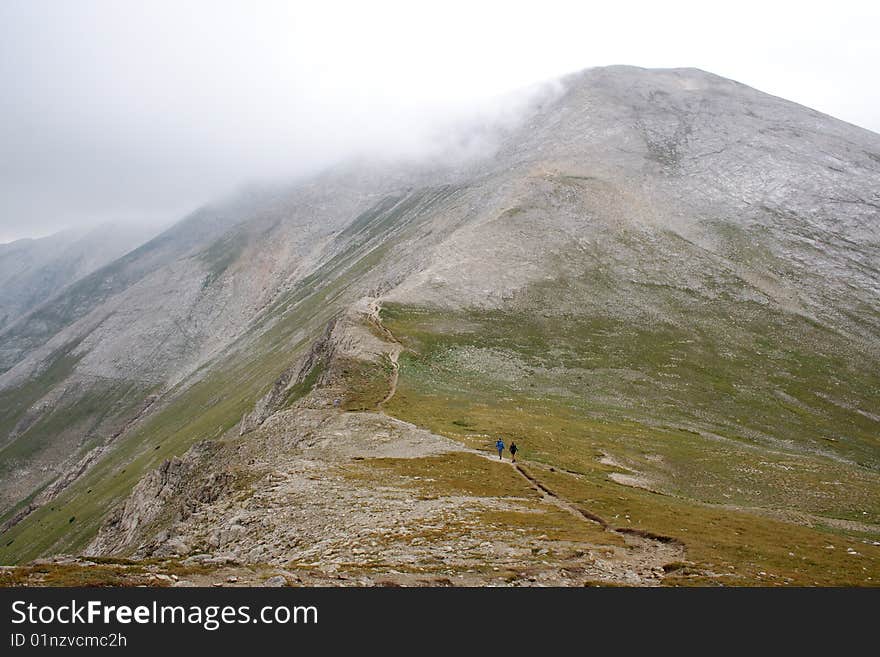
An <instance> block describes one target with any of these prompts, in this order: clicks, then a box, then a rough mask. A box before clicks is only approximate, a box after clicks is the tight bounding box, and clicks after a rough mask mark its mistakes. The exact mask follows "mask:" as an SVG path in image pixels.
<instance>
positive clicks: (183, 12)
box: [0, 0, 880, 241]
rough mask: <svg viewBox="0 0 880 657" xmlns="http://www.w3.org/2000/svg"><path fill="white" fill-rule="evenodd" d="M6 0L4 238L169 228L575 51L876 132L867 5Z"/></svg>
mask: <svg viewBox="0 0 880 657" xmlns="http://www.w3.org/2000/svg"><path fill="white" fill-rule="evenodd" d="M717 5H718V3H708V2H705V1H703V2H675V1H672V0H666V1H664V2H632V1H631V2H601V3H598V2H595V3H594V2H585V1H583V0H581V1H575V2H555V1H552V0H541V1H540V2H534V1H532V2H523V3H517V2H514V1H511V0H508V1H505V2H478V1H477V0H467V1H464V2H459V1H457V0H442V1H435V2H430V3H428V2H416V1H415V0H410V1H409V2H383V1H379V0H369V1H366V2H344V3H343V2H333V1H332V0H323V1H321V2H293V1H292V0H291V1H289V2H280V1H279V2H271V1H263V2H261V1H259V0H241V1H237V2H233V1H224V0H209V1H208V0H205V1H202V0H174V1H164V0H149V1H148V2H145V1H144V0H106V1H92V0H76V1H70V2H67V1H65V0H56V1H53V2H49V1H45V0H0V241H8V240H11V239H15V238H19V237H24V236H40V235H45V234H48V233H51V232H53V231H55V230H58V229H61V228H64V227H68V226H75V225H81V224H85V223H95V222H104V221H119V220H126V221H141V222H156V223H163V224H164V223H169V222H171V221H172V220H175V219H177V218H179V217H180V216H182V215H183V214H184V213H185V212H187V211H189V210H191V209H193V208H195V207H197V206H198V205H200V204H202V203H204V202H205V201H208V200H211V199H212V198H214V197H217V196H218V195H223V194H226V193H229V192H230V191H232V190H234V189H235V188H236V187H237V186H239V185H240V184H242V183H244V182H248V181H255V180H263V179H279V178H282V179H283V178H287V177H292V176H295V175H297V174H301V173H304V172H307V171H309V170H311V169H314V168H315V167H318V166H321V165H325V164H328V163H330V162H332V161H335V160H336V159H338V158H341V157H344V156H346V155H348V154H351V153H353V152H362V151H364V150H366V151H370V150H382V151H387V152H399V151H407V150H412V149H417V148H418V147H419V144H420V140H421V139H422V135H423V134H424V133H425V131H426V129H427V126H429V125H434V124H436V122H437V121H438V120H440V119H442V118H444V117H448V116H450V115H462V114H466V113H467V112H468V111H471V109H472V108H477V107H482V106H484V105H485V104H486V102H487V101H488V100H489V99H491V98H493V97H496V96H497V95H499V94H501V93H503V92H506V91H509V90H513V89H517V88H519V87H522V86H525V85H528V84H531V83H534V82H537V81H541V80H544V79H548V78H554V77H557V76H559V75H562V74H565V73H568V72H571V71H575V70H579V69H582V68H586V67H590V66H600V65H606V64H632V65H637V66H645V67H673V66H694V67H698V68H702V69H706V70H708V71H711V72H713V73H717V74H719V75H723V76H725V77H729V78H733V79H736V80H738V81H740V82H743V83H745V84H748V85H751V86H753V87H757V88H758V89H761V90H763V91H767V92H769V93H772V94H775V95H778V96H783V97H785V98H789V99H791V100H794V101H797V102H799V103H802V104H805V105H808V106H811V107H814V108H816V109H819V110H821V111H823V112H827V113H829V114H832V115H834V116H837V117H839V118H842V119H845V120H847V121H850V122H852V123H855V124H858V125H861V126H863V127H866V128H869V129H872V130H875V131H878V132H880V85H878V84H877V80H878V64H880V38H878V36H877V28H878V25H880V2H876V1H875V2H851V1H847V0H837V1H836V2H833V3H828V2H825V3H821V4H820V3H818V2H817V3H809V2H803V1H802V2H768V1H767V0H762V1H761V2H751V1H743V0H741V1H740V2H736V3H724V5H723V6H717Z"/></svg>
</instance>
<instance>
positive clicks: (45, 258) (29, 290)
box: [0, 224, 155, 331]
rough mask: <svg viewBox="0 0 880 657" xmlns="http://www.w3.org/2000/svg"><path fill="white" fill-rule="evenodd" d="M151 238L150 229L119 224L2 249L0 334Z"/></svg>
mask: <svg viewBox="0 0 880 657" xmlns="http://www.w3.org/2000/svg"><path fill="white" fill-rule="evenodd" d="M154 234H155V231H154V230H153V229H151V228H147V227H144V226H136V225H128V224H119V225H105V226H99V227H94V228H88V229H74V230H66V231H62V232H60V233H56V234H54V235H50V236H49V237H43V238H40V239H21V240H16V241H15V242H9V243H7V244H0V331H2V330H3V329H4V328H6V327H7V326H9V325H10V324H12V323H13V322H15V321H16V320H17V319H19V318H20V317H22V316H23V315H26V314H27V313H28V312H30V311H31V310H33V309H34V308H36V307H37V306H39V305H40V304H41V303H43V302H44V301H46V300H48V299H49V298H51V297H52V296H54V295H55V294H56V293H57V292H59V291H60V290H61V289H62V288H64V287H66V286H67V285H70V284H71V283H74V282H76V281H77V280H79V279H80V278H82V277H84V276H86V275H87V274H90V273H91V272H93V271H95V270H96V269H99V268H100V267H103V266H104V265H106V264H107V263H109V262H112V261H113V260H116V259H117V258H119V257H120V256H122V255H124V254H125V253H127V252H128V251H131V250H132V249H134V248H135V247H137V246H140V245H141V244H143V243H144V242H146V241H147V239H149V238H150V237H152V236H153V235H154Z"/></svg>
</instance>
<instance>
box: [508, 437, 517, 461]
mask: <svg viewBox="0 0 880 657" xmlns="http://www.w3.org/2000/svg"><path fill="white" fill-rule="evenodd" d="M517 449H518V448H517V446H516V443H515V442H512V441H511V443H510V461H511V462H512V463H516V451H517Z"/></svg>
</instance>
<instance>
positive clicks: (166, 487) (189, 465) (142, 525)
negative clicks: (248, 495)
mask: <svg viewBox="0 0 880 657" xmlns="http://www.w3.org/2000/svg"><path fill="white" fill-rule="evenodd" d="M216 452H217V448H216V446H215V445H213V444H212V443H199V444H198V445H195V446H194V447H193V448H192V449H190V450H189V451H188V452H187V453H186V454H185V455H184V456H183V457H182V458H172V459H169V460H167V461H165V462H164V463H162V465H161V466H160V467H159V468H157V469H156V470H153V471H151V472H149V473H148V474H147V475H146V476H145V477H143V479H141V480H140V481H139V482H138V484H137V485H136V486H135V487H134V489H133V490H132V492H131V494H130V495H129V497H128V498H127V499H126V501H125V503H124V504H122V505H119V506H117V507H116V508H115V509H114V510H113V511H112V512H111V513H110V515H109V516H108V517H107V519H106V521H105V522H104V525H103V526H102V528H101V531H100V532H99V533H98V536H96V537H95V540H94V541H92V543H91V544H90V545H89V547H88V548H87V549H86V553H87V554H90V555H106V554H117V553H120V552H122V551H123V549H124V548H126V547H128V546H130V545H132V544H133V543H135V539H136V537H137V536H138V535H140V534H143V533H144V532H145V531H146V530H147V529H148V528H149V527H150V526H151V525H153V524H154V523H155V522H156V521H157V520H158V519H159V518H160V516H161V515H163V514H165V515H166V516H169V517H170V518H173V519H180V520H182V519H185V517H186V515H187V514H188V512H189V510H190V509H191V508H192V506H193V505H197V504H199V503H204V502H210V501H212V500H214V499H216V498H217V497H219V496H220V494H221V492H222V491H223V490H225V488H226V487H227V486H228V485H229V483H230V479H231V477H230V476H229V475H228V474H224V473H223V472H222V471H220V472H216V473H211V474H210V475H208V476H207V477H205V478H201V479H196V478H195V474H196V468H197V467H198V466H199V465H200V464H201V463H200V462H201V459H203V458H210V456H211V455H212V454H215V453H216ZM174 502H177V504H174ZM166 551H167V552H168V553H177V554H186V553H187V552H188V548H187V547H186V544H185V543H184V542H182V541H181V540H180V539H176V540H174V541H172V542H171V543H170V544H169V545H168V546H167V547H166Z"/></svg>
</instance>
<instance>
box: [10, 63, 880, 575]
mask: <svg viewBox="0 0 880 657" xmlns="http://www.w3.org/2000/svg"><path fill="white" fill-rule="evenodd" d="M551 88H552V89H553V91H552V92H550V91H548V93H545V94H543V95H538V96H535V98H534V100H533V101H532V102H531V104H530V105H529V106H528V108H527V109H526V110H525V111H524V114H523V116H522V117H521V120H520V121H519V122H516V123H508V124H505V125H504V126H499V127H498V128H497V129H495V130H494V131H493V132H492V133H491V139H490V140H489V141H491V142H492V143H493V144H494V147H493V148H492V149H491V151H487V152H485V153H483V154H482V155H480V156H474V157H472V158H470V159H467V160H458V161H456V162H455V163H454V164H450V163H446V164H442V163H431V164H426V163H421V164H413V163H408V164H407V163H398V164H387V163H386V164H381V165H380V164H377V163H368V162H358V163H350V164H348V165H346V166H340V167H337V168H335V169H332V170H329V171H327V172H324V173H323V174H321V175H319V176H316V177H314V178H312V179H310V180H308V181H304V182H300V183H297V184H295V185H291V186H289V187H283V188H272V189H268V188H267V189H261V190H252V191H251V192H249V193H248V194H246V195H242V196H240V197H237V198H236V199H235V200H233V201H229V202H226V203H221V204H216V205H214V206H211V207H206V208H204V209H202V210H200V211H199V212H197V213H195V214H194V215H192V216H191V217H188V218H187V219H185V220H184V221H182V222H181V223H179V224H178V225H176V226H175V227H173V228H171V229H170V230H168V231H166V232H165V233H163V234H162V235H160V236H158V237H156V238H155V239H153V240H152V241H150V242H148V243H147V244H145V245H143V246H141V247H140V248H138V249H136V250H134V251H132V252H131V253H129V254H127V255H125V256H123V257H121V258H119V259H117V260H115V261H114V262H111V263H109V264H107V265H106V266H104V267H102V268H100V269H97V270H96V271H94V272H92V273H91V274H89V275H87V276H85V277H83V278H81V279H80V280H78V281H77V282H76V283H74V284H73V285H70V286H68V287H66V288H65V289H64V290H63V291H62V292H61V293H60V294H58V295H57V296H56V297H55V298H54V299H53V301H52V303H49V304H45V305H43V306H40V307H38V308H36V309H35V310H33V311H31V312H30V313H29V314H27V315H25V316H22V317H20V318H19V319H18V320H17V321H15V322H12V323H8V324H7V326H6V328H4V329H3V330H2V332H0V359H2V360H0V362H2V369H3V371H4V373H3V374H2V375H0V499H2V500H3V504H4V506H5V508H6V512H5V514H4V515H3V517H2V521H3V522H4V523H5V526H6V531H5V532H4V533H3V534H2V536H0V538H2V540H0V560H2V561H6V562H19V561H24V560H27V559H31V558H34V557H36V556H41V555H49V554H57V553H62V552H63V553H82V552H84V551H85V552H89V553H91V554H99V555H104V556H107V555H116V556H120V555H122V556H127V557H137V558H140V557H147V556H149V557H153V558H155V559H160V560H167V561H165V562H163V563H165V566H163V567H168V568H170V567H171V566H170V565H169V564H172V563H173V564H175V566H174V567H175V568H179V567H183V566H182V565H181V564H190V566H191V565H192V564H193V563H195V562H194V561H192V560H193V559H196V556H193V555H201V556H198V563H201V564H203V567H204V568H205V569H206V570H205V571H204V572H207V573H208V574H206V575H204V577H210V576H212V575H211V574H210V573H211V572H212V571H211V568H209V567H208V565H207V564H214V566H217V565H218V564H221V565H222V564H227V565H228V564H233V565H235V566H236V567H238V568H240V572H239V576H240V577H241V578H243V580H244V578H248V577H252V578H256V579H259V577H261V576H262V575H261V573H264V572H265V570H264V569H265V568H270V567H271V568H275V569H276V570H277V569H279V568H282V567H283V568H286V569H287V570H286V571H285V573H286V574H285V575H284V576H285V577H288V578H289V577H294V576H296V577H301V578H305V580H304V581H316V582H322V581H325V580H324V579H321V578H329V580H331V581H337V580H336V579H334V578H337V577H339V578H342V579H343V580H346V579H351V580H354V581H361V579H363V578H366V580H365V581H366V583H371V582H372V583H376V581H377V580H376V578H377V577H385V578H388V577H391V578H392V580H393V581H395V582H397V583H417V582H418V581H421V580H419V579H418V578H419V577H422V578H424V577H428V578H429V579H428V581H430V582H436V581H439V580H438V579H436V578H439V579H443V578H446V579H449V578H459V577H460V578H461V579H460V580H455V581H460V582H462V583H472V584H473V583H476V584H480V583H488V582H493V583H499V582H502V583H503V582H508V581H516V582H522V583H529V582H533V581H539V582H544V583H551V584H570V583H578V584H582V583H585V582H593V581H599V582H618V583H638V584H654V583H670V582H671V583H729V584H738V583H756V582H765V583H783V584H785V583H789V584H791V583H795V584H813V583H822V584H834V583H836V584H840V583H848V584H853V583H860V584H865V583H871V582H875V583H876V581H880V549H878V546H877V545H875V544H874V543H875V542H877V541H880V438H878V436H880V402H878V400H880V374H878V373H880V295H878V292H880V135H877V134H874V133H871V132H869V131H866V130H863V129H860V128H857V127H855V126H852V125H849V124H846V123H844V122H841V121H838V120H836V119H833V118H831V117H828V116H825V115H823V114H820V113H818V112H815V111H813V110H810V109H808V108H805V107H802V106H799V105H796V104H794V103H791V102H788V101H786V100H783V99H779V98H775V97H772V96H769V95H767V94H763V93H761V92H759V91H756V90H754V89H751V88H748V87H746V86H744V85H741V84H739V83H736V82H733V81H730V80H726V79H723V78H720V77H718V76H715V75H712V74H709V73H706V72H703V71H699V70H695V69H675V70H645V69H637V68H632V67H609V68H599V69H589V70H586V71H583V72H581V73H578V74H576V75H572V76H569V77H567V78H564V79H563V80H561V81H559V82H558V83H557V84H556V85H554V86H553V87H551ZM498 436H501V437H503V438H504V440H505V441H506V442H508V443H509V442H510V441H511V440H514V441H516V442H517V444H518V445H520V447H521V451H520V454H519V458H518V460H519V461H520V467H519V468H518V469H514V468H510V467H508V466H507V465H506V464H498V463H497V462H493V461H491V460H487V459H485V458H483V456H482V453H483V452H487V453H491V445H492V444H494V440H495V438H496V437H498ZM828 545H832V546H833V549H832V548H828ZM850 551H852V552H853V553H856V554H858V555H859V560H858V561H854V560H853V556H852V554H851V553H850ZM490 561H491V562H492V563H494V564H496V567H498V568H499V569H500V571H503V572H501V574H498V573H496V572H495V571H492V570H491V569H487V568H486V566H487V564H489V563H490ZM319 571H320V572H319ZM500 571H499V572H500ZM200 572H201V571H200ZM389 573H392V574H393V576H392V575H389ZM768 573H770V575H768ZM771 575H772V577H774V578H777V579H770V577H771ZM192 576H193V577H196V575H195V574H193V575H192ZM310 577H311V578H315V579H314V580H311V579H308V578H310ZM359 578H360V579H359ZM407 578H409V579H407ZM431 578H435V579H431ZM505 578H508V579H505ZM866 578H869V579H866ZM870 578H873V579H870ZM496 580H497V581H496Z"/></svg>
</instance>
